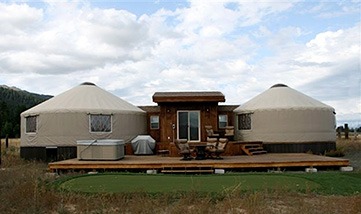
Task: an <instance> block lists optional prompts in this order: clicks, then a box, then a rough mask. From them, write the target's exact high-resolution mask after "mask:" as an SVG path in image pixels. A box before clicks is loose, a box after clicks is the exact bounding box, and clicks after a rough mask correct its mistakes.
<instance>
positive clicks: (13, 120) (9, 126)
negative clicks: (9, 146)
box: [0, 86, 52, 138]
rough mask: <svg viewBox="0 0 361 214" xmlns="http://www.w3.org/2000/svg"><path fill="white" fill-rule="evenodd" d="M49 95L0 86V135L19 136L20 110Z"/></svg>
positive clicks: (37, 102) (2, 136) (47, 97)
mask: <svg viewBox="0 0 361 214" xmlns="http://www.w3.org/2000/svg"><path fill="white" fill-rule="evenodd" d="M51 97H52V96H49V95H40V94H35V93H30V92H27V91H23V90H19V89H14V88H9V87H5V86H0V137H1V138H5V137H6V136H8V137H10V138H18V137H20V114H21V112H23V111H25V110H27V109H29V108H31V107H33V106H35V105H37V104H39V103H41V102H43V101H45V100H47V99H49V98H51Z"/></svg>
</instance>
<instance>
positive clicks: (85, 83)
mask: <svg viewBox="0 0 361 214" xmlns="http://www.w3.org/2000/svg"><path fill="white" fill-rule="evenodd" d="M80 85H92V86H95V84H94V83H92V82H83V83H82V84H80Z"/></svg>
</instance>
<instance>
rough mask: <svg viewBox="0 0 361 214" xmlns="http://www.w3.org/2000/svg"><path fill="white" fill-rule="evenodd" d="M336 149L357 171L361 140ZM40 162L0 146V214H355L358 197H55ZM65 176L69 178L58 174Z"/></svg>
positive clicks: (13, 144)
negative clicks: (32, 160)
mask: <svg viewBox="0 0 361 214" xmlns="http://www.w3.org/2000/svg"><path fill="white" fill-rule="evenodd" d="M337 146H338V149H339V150H342V151H343V152H344V153H345V158H348V159H350V161H351V164H352V166H353V167H354V168H355V170H357V171H360V170H361V136H359V138H358V139H357V140H356V139H354V138H351V139H349V140H345V139H341V140H338V142H337ZM46 171H47V165H46V164H45V163H38V162H29V161H24V160H21V159H20V158H19V140H17V139H10V146H9V148H7V149H5V146H4V141H2V165H1V170H0V202H1V203H0V213H182V214H184V213H267V214H270V213H327V214H329V213H361V193H360V194H356V195H348V196H342V195H320V194H316V193H312V192H306V193H296V192H285V191H277V190H275V191H267V190H265V191H248V192H239V191H237V190H229V191H228V192H226V194H225V195H224V197H222V198H217V199H216V198H214V197H212V196H202V197H200V196H199V195H198V194H197V192H191V193H188V194H184V195H182V196H180V197H178V198H174V197H173V196H172V195H169V194H162V195H157V196H154V195H153V196H152V195H147V194H145V193H134V194H80V193H72V192H61V191H59V190H57V189H55V188H54V187H53V186H52V185H50V184H51V182H52V181H54V180H55V179H56V178H55V176H54V175H49V174H47V173H46ZM62 176H69V175H62Z"/></svg>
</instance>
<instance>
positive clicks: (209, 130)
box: [204, 126, 219, 138]
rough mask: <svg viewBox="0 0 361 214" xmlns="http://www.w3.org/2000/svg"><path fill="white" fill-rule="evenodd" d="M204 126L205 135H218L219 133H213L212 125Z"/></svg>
mask: <svg viewBox="0 0 361 214" xmlns="http://www.w3.org/2000/svg"><path fill="white" fill-rule="evenodd" d="M204 127H205V128H206V132H207V137H210V138H212V137H219V134H216V133H214V131H213V127H212V126H204Z"/></svg>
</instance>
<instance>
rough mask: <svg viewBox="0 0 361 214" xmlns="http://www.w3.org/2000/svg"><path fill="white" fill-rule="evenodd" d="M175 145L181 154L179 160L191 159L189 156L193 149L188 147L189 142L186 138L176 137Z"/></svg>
mask: <svg viewBox="0 0 361 214" xmlns="http://www.w3.org/2000/svg"><path fill="white" fill-rule="evenodd" d="M175 146H176V147H177V149H178V150H179V154H181V155H183V158H182V159H181V160H192V159H193V157H192V156H191V154H192V152H193V150H192V149H190V147H189V144H188V142H187V140H186V139H178V140H176V141H175Z"/></svg>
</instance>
